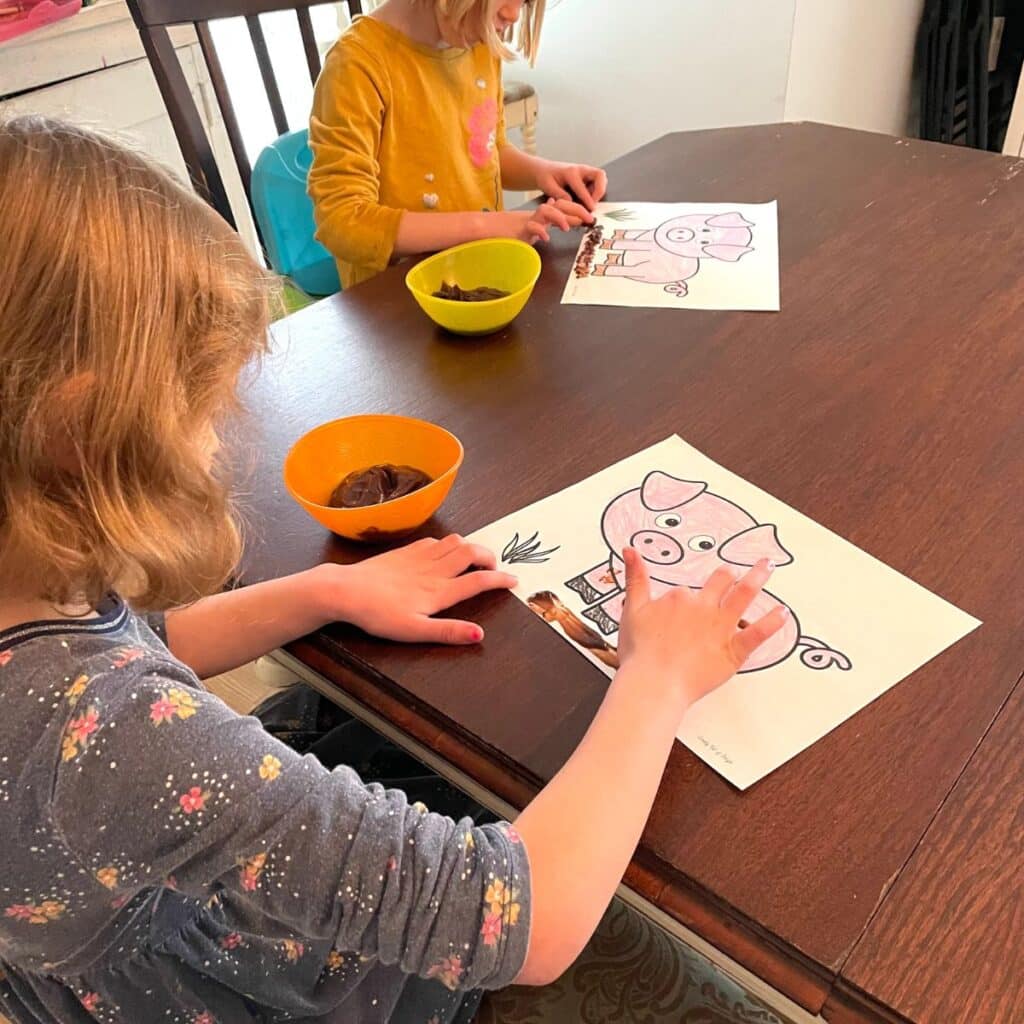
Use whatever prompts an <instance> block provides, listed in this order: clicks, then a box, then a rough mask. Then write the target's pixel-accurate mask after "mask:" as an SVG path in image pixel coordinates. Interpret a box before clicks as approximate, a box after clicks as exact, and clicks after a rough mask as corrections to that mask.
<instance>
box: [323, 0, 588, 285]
mask: <svg viewBox="0 0 1024 1024" xmlns="http://www.w3.org/2000/svg"><path fill="white" fill-rule="evenodd" d="M544 2H545V0H386V2H385V3H384V4H382V5H381V6H380V7H378V8H377V9H376V10H375V11H374V12H373V13H372V14H371V15H369V16H368V17H363V18H357V19H356V21H355V22H354V24H353V25H352V27H351V28H350V29H349V30H348V31H347V32H346V33H345V34H344V35H343V36H342V37H341V38H340V39H339V40H338V42H337V43H336V44H335V46H334V48H333V49H332V50H331V52H330V53H329V54H328V56H327V60H326V62H325V64H324V70H323V73H322V74H321V76H320V80H319V82H318V83H317V87H316V94H315V97H314V100H313V112H312V117H311V119H310V128H309V139H310V146H311V148H312V150H313V166H312V169H311V171H310V175H309V191H310V195H311V196H312V198H313V204H314V208H315V212H316V221H317V228H318V230H317V238H318V239H319V240H320V241H321V242H322V243H323V245H324V246H325V247H326V248H327V249H328V250H329V251H330V252H331V253H332V254H333V255H334V256H335V258H336V259H337V261H338V270H339V273H340V276H341V281H342V284H343V285H344V286H345V287H350V286H351V285H353V284H356V283H358V282H359V281H363V280H366V279H367V278H369V277H372V276H373V275H374V274H376V273H378V272H379V271H381V270H383V269H384V268H385V267H386V266H387V265H388V263H389V262H391V261H392V260H393V259H396V258H398V257H401V256H409V255H414V254H417V253H422V252H431V251H434V250H437V249H444V248H447V247H448V246H451V245H458V244H459V243H460V242H470V241H474V240H476V239H479V238H497V237H500V238H520V239H522V240H524V241H527V242H531V243H532V242H535V241H537V240H541V239H542V240H544V241H548V240H549V230H550V229H551V228H552V227H555V228H559V229H561V230H563V231H568V230H570V229H571V228H575V227H579V226H580V225H581V224H589V223H592V222H593V219H594V218H593V215H592V213H591V211H592V210H593V208H594V205H595V203H597V202H598V201H599V200H600V199H601V198H603V196H604V193H605V189H606V187H607V179H606V177H605V174H604V172H603V171H602V170H600V169H599V168H596V167H589V166H587V165H585V164H564V163H556V162H555V161H551V160H542V159H540V158H538V157H534V156H530V155H528V154H526V153H524V152H522V151H521V150H519V149H517V148H516V147H515V146H513V145H510V144H509V142H508V140H507V139H506V137H505V117H504V108H503V104H502V95H503V92H502V85H501V61H502V59H503V58H504V59H511V58H512V56H513V54H512V52H511V51H510V50H509V48H508V45H507V44H508V42H509V41H510V40H511V37H512V33H513V29H514V28H515V26H516V25H517V24H518V26H519V38H518V49H519V51H520V52H521V53H522V54H523V55H524V56H526V57H527V58H528V59H529V60H530V61H531V63H532V62H533V60H534V57H535V55H536V50H537V43H538V40H539V36H540V27H541V22H542V21H543V17H544ZM503 188H505V189H511V190H515V191H527V190H530V189H538V190H539V191H541V192H543V193H545V194H546V195H547V196H549V197H550V199H549V200H548V202H546V203H544V204H542V205H541V206H539V207H538V208H536V209H533V210H528V211H505V210H504V209H503V204H502V189H503ZM573 197H575V198H573Z"/></svg>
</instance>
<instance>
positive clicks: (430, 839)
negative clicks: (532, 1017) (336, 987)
mask: <svg viewBox="0 0 1024 1024" xmlns="http://www.w3.org/2000/svg"><path fill="white" fill-rule="evenodd" d="M194 685H195V683H194V677H193V676H192V675H191V673H189V672H188V670H187V669H185V668H184V666H181V665H179V664H177V663H175V662H173V661H171V660H168V661H166V662H154V661H148V662H147V660H146V659H145V658H141V657H140V658H138V659H137V660H134V661H129V662H127V663H125V664H123V665H122V666H121V667H120V668H118V667H114V668H111V664H110V661H109V660H108V661H106V662H105V663H104V665H103V666H102V668H101V670H100V671H98V672H97V673H96V674H95V675H92V676H91V677H90V679H89V682H88V685H87V687H86V689H85V692H84V693H83V694H82V696H81V697H80V698H79V708H78V709H76V710H79V709H80V710H81V713H82V714H85V715H88V716H89V720H90V722H91V724H92V728H91V731H89V732H88V733H85V732H84V731H82V730H80V732H81V742H74V743H71V744H70V745H68V744H65V746H64V751H65V756H64V759H63V760H62V761H61V762H60V764H59V766H58V768H57V779H56V784H55V788H54V797H53V800H54V819H55V821H56V822H57V823H58V825H59V827H60V828H61V830H62V832H63V834H64V837H65V841H66V842H67V843H68V845H69V847H70V848H71V849H72V850H73V851H74V853H75V855H76V856H77V857H78V859H79V860H80V861H81V862H82V863H83V864H84V865H85V866H86V867H87V868H88V869H89V870H90V871H91V872H92V873H93V874H94V875H98V877H100V878H101V879H102V880H103V881H102V884H104V885H106V886H107V887H108V888H110V883H111V881H112V880H114V879H116V887H117V889H118V894H119V895H121V894H127V895H131V894H132V893H133V892H135V891H137V890H138V889H140V888H143V887H147V886H153V885H157V886H159V885H171V886H174V887H175V888H177V889H179V890H181V891H183V892H186V893H189V894H193V895H197V896H200V895H207V894H209V893H210V892H212V891H216V890H217V889H224V888H227V889H230V890H231V891H232V893H233V898H236V899H240V900H248V901H252V903H254V904H258V905H259V908H260V910H261V911H262V912H263V913H265V914H268V915H270V916H271V917H273V918H275V919H276V920H278V921H280V922H282V923H283V924H285V925H287V926H288V927H289V928H291V929H293V930H294V931H296V932H297V933H299V934H301V935H304V936H306V937H308V938H310V939H329V940H331V941H332V942H333V944H334V946H335V947H336V948H337V949H339V950H341V951H345V952H358V953H361V954H363V955H365V956H373V957H376V958H378V959H379V960H380V961H381V962H382V963H384V964H396V965H398V966H400V967H401V969H402V970H404V971H405V972H406V973H409V974H418V975H420V976H421V977H426V978H436V979H438V980H439V981H441V982H442V983H444V984H446V985H448V987H450V988H453V989H456V988H458V989H463V988H499V987H501V986H503V985H507V984H508V983H509V982H510V981H512V980H513V978H514V977H515V976H516V975H517V974H518V973H519V971H520V969H521V968H522V965H523V962H524V961H525V959H526V951H527V941H528V934H529V920H530V901H529V900H530V896H529V893H530V878H529V867H528V863H527V858H526V852H525V849H524V847H523V845H522V843H521V842H520V841H519V839H518V836H517V835H516V833H515V830H514V829H513V828H512V827H511V826H510V825H505V824H502V825H493V826H484V827H482V828H475V827H473V824H472V822H471V821H470V820H469V819H465V820H463V821H461V822H459V823H456V822H454V821H452V820H451V819H449V818H445V817H442V816H440V815H437V814H431V813H429V812H428V811H427V809H426V808H425V807H423V806H422V805H413V806H410V805H409V804H408V803H407V801H406V798H405V796H404V794H402V793H401V792H398V791H395V790H389V791H385V790H384V789H383V788H382V787H380V786H379V785H373V784H371V785H364V784H363V783H362V782H361V781H360V780H359V778H358V777H357V776H356V774H355V773H354V772H353V771H351V770H350V769H348V768H339V769H336V770H334V771H332V772H328V771H327V770H326V769H324V768H323V767H322V766H321V765H320V764H319V762H317V761H316V760H315V759H314V758H312V757H300V756H299V755H297V754H296V753H295V752H294V751H292V750H291V749H290V748H288V747H285V746H283V745H282V744H280V743H278V742H277V741H276V740H274V739H273V738H272V737H270V736H269V735H268V734H267V733H266V732H265V731H264V730H263V729H262V727H261V726H260V724H259V723H258V722H257V721H256V720H255V719H253V718H242V717H240V716H238V715H236V714H234V712H232V711H231V710H229V709H228V708H227V707H226V706H225V705H224V704H223V703H222V702H221V701H220V700H218V699H217V698H216V697H213V696H212V695H211V694H208V693H206V692H204V691H201V690H197V689H194ZM73 724H74V720H72V721H71V722H70V723H69V729H70V728H71V726H72V725H73Z"/></svg>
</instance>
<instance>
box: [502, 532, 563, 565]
mask: <svg viewBox="0 0 1024 1024" xmlns="http://www.w3.org/2000/svg"><path fill="white" fill-rule="evenodd" d="M540 545H541V541H540V533H539V532H538V533H534V535H533V536H532V537H530V538H529V540H524V541H522V542H521V543H520V540H519V534H518V533H517V534H516V535H515V536H514V537H513V538H512V539H511V540H510V541H509V542H508V543H507V544H506V545H505V547H504V548H503V549H502V551H501V560H502V562H504V564H505V565H542V564H543V563H544V562H547V561H550V559H551V556H552V555H553V554H554V553H555V552H556V551H558V550H559V549H560V548H559V546H555V547H553V548H548V549H547V551H538V550H537V549H538V548H539V547H540Z"/></svg>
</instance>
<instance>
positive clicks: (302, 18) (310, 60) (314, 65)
mask: <svg viewBox="0 0 1024 1024" xmlns="http://www.w3.org/2000/svg"><path fill="white" fill-rule="evenodd" d="M295 17H296V18H298V19H299V34H300V35H301V36H302V48H303V49H304V50H305V51H306V63H307V64H308V65H309V78H310V81H311V82H312V83H313V84H314V85H316V80H317V79H318V78H319V77H320V69H321V66H322V65H321V63H320V50H319V48H318V47H317V45H316V36H315V35H314V34H313V20H312V18H310V16H309V10H308V9H307V8H305V7H296V8H295Z"/></svg>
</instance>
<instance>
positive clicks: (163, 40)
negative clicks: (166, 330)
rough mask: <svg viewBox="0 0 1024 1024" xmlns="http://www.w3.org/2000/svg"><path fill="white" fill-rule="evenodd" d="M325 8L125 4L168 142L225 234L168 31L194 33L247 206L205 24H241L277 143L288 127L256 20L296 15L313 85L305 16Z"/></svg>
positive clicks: (237, 137)
mask: <svg viewBox="0 0 1024 1024" xmlns="http://www.w3.org/2000/svg"><path fill="white" fill-rule="evenodd" d="M324 2H325V0H290V2H284V0H128V8H129V10H130V11H131V14H132V18H133V19H134V21H135V25H136V27H137V28H138V30H139V36H140V37H141V38H142V45H143V47H144V48H145V51H146V55H147V56H148V57H149V62H150V64H151V65H152V68H153V74H154V76H155V77H156V81H157V85H158V86H159V88H160V93H161V95H162V96H163V100H164V104H165V105H166V107H167V113H168V114H169V115H170V118H171V124H172V125H173V126H174V134H175V135H176V136H177V138H178V145H179V146H180V147H181V154H182V156H183V157H184V158H185V165H186V166H187V167H188V173H189V176H190V177H191V179H192V184H193V185H194V186H195V188H196V189H197V191H199V193H200V194H201V195H203V196H205V197H206V198H207V199H208V200H209V202H210V203H211V204H212V205H213V206H214V208H215V209H216V210H217V212H218V213H220V215H221V216H222V217H223V218H224V219H225V220H226V221H227V222H228V223H229V224H231V225H232V227H235V226H237V225H236V224H235V217H234V215H233V213H232V211H231V204H230V202H229V201H228V195H227V191H226V189H225V188H224V179H223V178H222V177H221V173H220V170H219V169H218V167H217V161H216V159H215V158H214V154H213V147H212V146H211V145H210V140H209V138H208V136H207V134H206V131H205V129H204V127H203V122H202V120H201V118H200V116H199V111H198V109H197V108H196V104H195V100H193V98H192V94H191V92H190V91H189V88H188V83H187V82H186V80H185V75H184V73H183V72H182V70H181V65H180V64H179V63H178V58H177V56H176V55H175V52H174V47H173V46H172V45H171V39H170V35H169V34H168V30H169V29H170V28H171V27H172V26H175V25H192V26H193V27H194V29H195V32H196V36H197V37H198V39H199V45H200V47H201V48H202V51H203V57H204V59H205V60H206V66H207V68H208V69H209V72H210V81H211V82H212V83H213V89H214V93H215V94H216V97H217V105H218V107H219V108H220V113H221V117H223V119H224V127H225V129H226V130H227V134H228V140H229V141H230V143H231V152H232V153H233V155H234V158H235V164H236V165H237V167H238V173H239V176H240V177H241V179H242V186H243V188H244V189H245V195H246V198H247V199H248V200H249V202H250V204H251V202H252V195H251V180H252V165H251V164H250V162H249V156H248V154H247V153H246V149H245V143H244V141H243V140H242V132H241V130H240V128H239V125H238V118H237V117H236V116H235V109H234V106H233V105H232V102H231V97H230V95H229V93H228V87H227V80H226V78H225V76H224V71H223V68H222V67H221V63H220V58H219V57H218V56H217V49H216V47H215V46H214V42H213V34H212V33H211V31H210V22H211V21H219V20H220V19H222V18H245V22H246V25H247V27H248V29H249V38H250V39H251V40H252V47H253V52H254V53H255V55H256V62H257V64H258V65H259V69H260V75H261V77H262V78H263V87H264V89H265V90H266V94H267V102H268V104H269V105H270V112H271V114H272V116H273V118H274V127H275V128H276V130H277V133H278V134H279V135H284V134H285V132H287V131H289V129H290V127H291V126H290V125H289V124H288V117H287V115H286V114H285V109H284V102H283V101H282V99H281V90H280V87H279V86H278V83H277V77H276V75H275V74H274V67H273V65H272V63H271V61H270V51H269V50H268V48H267V40H266V37H265V36H264V34H263V27H262V25H261V24H260V18H259V16H260V15H261V14H269V13H271V12H273V11H294V12H295V17H296V18H297V19H298V24H299V33H300V35H301V37H302V46H303V49H304V50H305V55H306V64H307V66H308V67H309V77H310V79H311V80H312V81H313V82H314V83H315V82H316V79H317V76H318V75H319V74H320V67H321V62H320V51H319V50H318V49H317V44H316V38H315V36H314V34H313V23H312V19H311V18H310V14H309V9H310V8H311V7H319V6H322V5H323V4H324ZM347 6H348V10H349V15H350V16H351V17H353V18H354V17H355V16H356V15H357V14H362V13H363V9H362V3H361V0H347ZM295 127H299V126H297V125H296V126H295Z"/></svg>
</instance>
